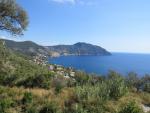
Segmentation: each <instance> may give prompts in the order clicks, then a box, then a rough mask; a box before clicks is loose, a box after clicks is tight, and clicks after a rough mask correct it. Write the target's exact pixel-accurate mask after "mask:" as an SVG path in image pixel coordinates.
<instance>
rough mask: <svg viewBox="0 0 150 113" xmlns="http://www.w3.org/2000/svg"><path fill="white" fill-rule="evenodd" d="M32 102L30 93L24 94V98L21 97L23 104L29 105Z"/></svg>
mask: <svg viewBox="0 0 150 113" xmlns="http://www.w3.org/2000/svg"><path fill="white" fill-rule="evenodd" d="M32 100H33V96H32V93H30V92H25V93H24V96H23V99H22V102H23V104H28V103H31V102H32Z"/></svg>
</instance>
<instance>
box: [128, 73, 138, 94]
mask: <svg viewBox="0 0 150 113" xmlns="http://www.w3.org/2000/svg"><path fill="white" fill-rule="evenodd" d="M126 84H127V85H128V87H130V88H132V87H134V88H136V89H137V91H139V89H140V87H141V80H140V78H139V77H138V75H137V74H136V73H134V72H130V73H129V74H128V76H127V77H126Z"/></svg>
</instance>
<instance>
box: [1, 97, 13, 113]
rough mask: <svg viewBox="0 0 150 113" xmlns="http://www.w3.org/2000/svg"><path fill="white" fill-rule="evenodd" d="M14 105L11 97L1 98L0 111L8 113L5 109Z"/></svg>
mask: <svg viewBox="0 0 150 113" xmlns="http://www.w3.org/2000/svg"><path fill="white" fill-rule="evenodd" d="M11 105H12V100H11V99H9V98H8V99H6V98H0V113H6V112H5V111H6V110H7V109H8V108H10V107H11Z"/></svg>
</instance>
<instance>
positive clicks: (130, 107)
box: [118, 102, 143, 113]
mask: <svg viewBox="0 0 150 113" xmlns="http://www.w3.org/2000/svg"><path fill="white" fill-rule="evenodd" d="M118 113H143V111H142V110H141V109H140V107H139V106H138V105H137V104H136V103H135V102H129V103H128V104H127V105H126V106H125V107H123V108H122V109H121V110H120V111H119V112H118Z"/></svg>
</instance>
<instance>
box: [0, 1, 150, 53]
mask: <svg viewBox="0 0 150 113" xmlns="http://www.w3.org/2000/svg"><path fill="white" fill-rule="evenodd" d="M17 2H18V3H19V4H20V5H21V6H23V7H24V9H26V10H27V12H28V14H29V19H30V25H29V28H28V29H27V31H26V32H25V33H24V36H23V37H21V38H18V39H16V38H14V40H31V41H34V42H36V43H38V44H41V45H55V44H74V43H76V42H87V43H92V44H95V45H99V46H102V47H104V48H106V49H107V50H109V51H113V52H131V53H150V44H149V42H150V38H149V37H150V32H149V30H150V14H149V12H150V7H149V5H150V0H29V1H28V0H17ZM33 6H34V8H33ZM1 36H3V37H7V38H9V37H11V36H9V35H7V34H5V33H4V32H3V33H2V32H1Z"/></svg>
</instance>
